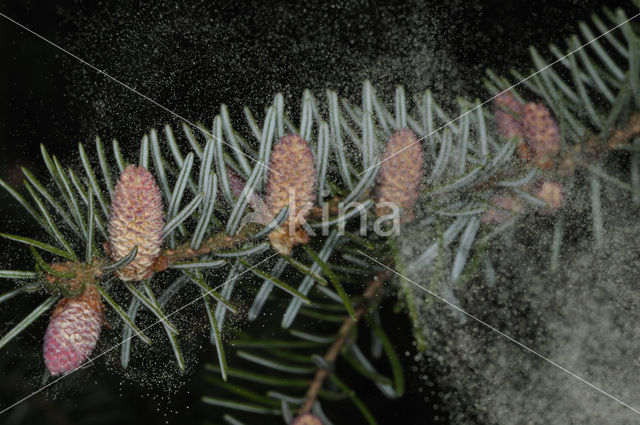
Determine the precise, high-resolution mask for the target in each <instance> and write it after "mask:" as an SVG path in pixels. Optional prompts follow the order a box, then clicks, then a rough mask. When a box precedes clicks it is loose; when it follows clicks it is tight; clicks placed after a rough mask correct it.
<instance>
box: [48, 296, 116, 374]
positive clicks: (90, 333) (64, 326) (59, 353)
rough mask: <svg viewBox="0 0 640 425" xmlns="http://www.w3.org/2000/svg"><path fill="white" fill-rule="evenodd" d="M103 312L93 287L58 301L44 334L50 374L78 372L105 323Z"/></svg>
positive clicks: (91, 350)
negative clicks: (76, 295)
mask: <svg viewBox="0 0 640 425" xmlns="http://www.w3.org/2000/svg"><path fill="white" fill-rule="evenodd" d="M102 309H103V306H102V302H101V301H100V295H99V294H98V292H97V291H96V289H95V288H94V287H89V288H87V290H86V291H85V293H84V294H83V295H80V296H79V297H77V298H71V299H63V300H61V301H60V302H58V305H57V306H56V309H55V310H54V312H53V314H52V315H51V320H50V321H49V326H48V327H47V331H46V333H45V335H44V346H43V351H44V362H45V365H46V366H47V369H49V372H50V373H51V375H53V376H55V375H60V374H61V373H65V372H69V371H71V370H74V369H77V368H78V367H80V365H82V363H84V362H85V360H87V358H89V356H90V355H91V353H92V352H93V349H94V348H95V346H96V343H97V342H98V338H99V337H100V330H101V328H102V324H103V322H104V318H103V316H102Z"/></svg>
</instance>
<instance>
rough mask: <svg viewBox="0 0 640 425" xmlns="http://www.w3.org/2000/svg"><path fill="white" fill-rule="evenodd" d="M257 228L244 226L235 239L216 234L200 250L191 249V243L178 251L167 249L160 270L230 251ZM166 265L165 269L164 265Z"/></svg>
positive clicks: (244, 240)
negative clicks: (221, 250) (220, 251)
mask: <svg viewBox="0 0 640 425" xmlns="http://www.w3.org/2000/svg"><path fill="white" fill-rule="evenodd" d="M255 231H256V228H255V226H253V225H252V224H248V225H246V226H244V227H243V228H242V229H241V230H240V232H238V234H237V235H236V236H235V237H231V236H229V235H227V234H225V233H224V232H220V233H216V234H215V235H213V236H211V237H209V238H208V239H206V240H205V241H204V242H203V243H202V245H201V246H200V248H199V249H193V248H191V244H190V243H189V242H185V243H184V244H182V245H180V246H179V247H177V248H176V249H167V250H165V251H164V252H163V253H162V255H160V260H159V262H158V263H160V264H159V265H158V267H157V268H158V270H155V271H161V270H164V269H165V268H166V267H167V266H168V265H169V264H173V263H177V262H179V261H185V260H193V259H197V258H200V257H202V256H203V255H207V254H210V253H211V252H212V251H217V250H220V249H229V248H233V247H234V246H237V245H239V244H241V243H243V242H246V241H247V240H248V239H249V237H250V236H251V235H252V234H253V233H255ZM162 263H164V267H163V264H162Z"/></svg>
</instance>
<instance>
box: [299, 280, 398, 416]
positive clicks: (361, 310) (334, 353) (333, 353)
mask: <svg viewBox="0 0 640 425" xmlns="http://www.w3.org/2000/svg"><path fill="white" fill-rule="evenodd" d="M391 275H392V274H391V272H390V271H388V270H385V271H384V272H381V273H379V274H377V275H376V276H375V277H374V278H373V279H372V280H371V281H369V283H368V285H367V289H366V290H365V292H364V294H362V296H363V298H364V300H363V302H362V305H361V306H360V307H358V309H357V310H356V311H355V316H356V317H355V319H354V318H352V317H351V316H347V317H346V318H345V319H344V321H343V322H342V326H340V330H339V331H338V337H337V338H336V340H335V341H333V344H331V346H330V347H329V350H327V352H326V354H325V355H324V360H325V361H326V362H327V363H328V364H329V365H333V364H334V363H335V361H336V359H337V358H338V354H340V350H341V349H342V347H343V346H344V345H345V343H346V342H347V340H348V338H349V334H350V332H351V328H352V327H353V325H355V324H356V323H357V322H358V319H360V317H362V315H363V314H365V313H366V311H367V310H368V308H369V307H370V305H371V303H372V300H373V299H374V298H375V296H376V295H377V293H378V291H379V290H380V288H381V287H382V284H383V283H384V282H386V281H387V280H388V279H389V278H390V277H391ZM330 373H331V372H330V371H329V370H327V369H318V371H317V372H316V375H315V377H314V378H313V381H311V385H310V386H309V389H308V390H307V396H306V401H305V403H304V404H303V405H302V407H301V408H300V410H299V414H301V415H302V414H305V413H309V411H311V407H312V406H313V403H314V402H315V401H316V398H317V397H318V392H319V391H320V389H321V388H322V385H323V384H324V381H325V379H326V378H327V376H329V374H330Z"/></svg>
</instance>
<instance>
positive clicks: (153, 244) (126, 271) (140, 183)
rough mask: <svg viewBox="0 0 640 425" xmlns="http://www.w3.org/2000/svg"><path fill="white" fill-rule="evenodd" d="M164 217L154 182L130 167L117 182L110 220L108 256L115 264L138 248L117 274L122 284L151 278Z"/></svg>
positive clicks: (148, 176) (148, 175)
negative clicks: (125, 281) (127, 281)
mask: <svg viewBox="0 0 640 425" xmlns="http://www.w3.org/2000/svg"><path fill="white" fill-rule="evenodd" d="M163 228H164V213H163V205H162V195H161V194H160V188H159V187H158V185H157V183H156V181H155V179H154V178H153V176H152V175H151V173H150V172H148V171H147V170H146V169H145V168H144V167H142V166H136V165H129V166H128V167H127V168H126V169H125V170H124V172H123V173H122V175H121V176H120V179H119V180H118V183H117V184H116V189H115V191H114V193H113V199H112V201H111V215H110V217H109V254H110V255H111V258H113V259H114V260H119V259H120V258H122V257H124V256H125V255H127V254H128V253H129V252H130V251H131V250H132V249H133V247H134V246H136V245H137V246H138V255H137V256H136V258H135V259H134V260H133V261H132V262H131V263H129V264H128V265H126V266H125V267H123V268H121V269H119V270H117V271H116V275H117V276H118V277H119V278H120V279H122V280H141V279H146V278H149V277H151V275H152V274H153V271H152V267H153V265H154V263H155V261H156V259H157V258H158V256H159V255H160V252H161V248H162V229H163Z"/></svg>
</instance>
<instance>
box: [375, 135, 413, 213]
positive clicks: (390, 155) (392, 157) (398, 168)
mask: <svg viewBox="0 0 640 425" xmlns="http://www.w3.org/2000/svg"><path fill="white" fill-rule="evenodd" d="M382 160H383V161H382V163H381V164H380V172H379V173H378V177H377V184H378V185H377V187H376V212H377V214H378V215H379V216H383V215H388V214H391V213H392V212H393V207H391V206H389V205H388V204H389V203H390V204H393V205H395V206H396V207H397V208H398V209H399V210H401V214H400V218H401V220H402V221H403V222H408V221H411V220H412V219H413V205H414V204H415V202H416V200H417V199H418V195H419V194H420V184H421V183H422V174H423V169H422V165H423V158H422V147H421V145H420V142H419V141H418V138H417V137H416V135H415V134H414V133H413V131H411V130H409V129H408V128H403V129H402V130H398V131H396V132H395V133H393V134H392V135H391V138H390V139H389V141H388V142H387V146H386V148H385V152H384V156H383V158H382ZM385 203H387V205H385Z"/></svg>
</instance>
